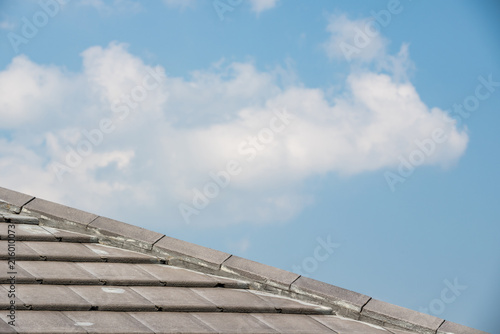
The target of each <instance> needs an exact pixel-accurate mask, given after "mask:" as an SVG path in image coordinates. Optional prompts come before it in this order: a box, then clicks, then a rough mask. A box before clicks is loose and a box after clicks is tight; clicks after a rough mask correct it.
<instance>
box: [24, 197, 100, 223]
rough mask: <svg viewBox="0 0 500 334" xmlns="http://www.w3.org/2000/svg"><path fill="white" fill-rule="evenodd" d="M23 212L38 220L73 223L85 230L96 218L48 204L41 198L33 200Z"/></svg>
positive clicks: (86, 213) (59, 205) (60, 205)
mask: <svg viewBox="0 0 500 334" xmlns="http://www.w3.org/2000/svg"><path fill="white" fill-rule="evenodd" d="M23 212H25V213H28V214H35V215H36V216H38V217H39V218H40V217H41V218H43V217H49V218H52V219H56V220H59V221H65V222H70V223H73V225H74V226H75V227H77V228H85V227H86V226H87V225H88V224H89V223H90V222H92V221H93V220H94V219H96V218H97V217H98V216H97V215H95V214H93V213H89V212H85V211H82V210H78V209H74V208H70V207H68V206H65V205H62V204H57V203H54V202H50V201H47V200H44V199H41V198H35V199H34V200H32V201H31V202H29V203H28V204H26V205H25V206H24V207H23Z"/></svg>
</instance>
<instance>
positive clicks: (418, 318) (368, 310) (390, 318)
mask: <svg viewBox="0 0 500 334" xmlns="http://www.w3.org/2000/svg"><path fill="white" fill-rule="evenodd" d="M361 313H362V315H364V316H365V317H370V318H373V319H376V320H379V321H382V322H384V323H389V324H393V325H397V326H400V327H403V328H407V329H410V330H415V331H421V332H428V333H436V331H437V329H438V328H439V326H440V325H441V324H442V323H443V321H444V320H442V319H439V318H436V317H434V316H432V315H428V314H424V313H420V312H417V311H413V310H410V309H407V308H404V307H401V306H396V305H393V304H389V303H386V302H383V301H380V300H376V299H371V300H370V301H369V302H368V303H367V304H366V306H365V307H364V308H363V311H362V312H361Z"/></svg>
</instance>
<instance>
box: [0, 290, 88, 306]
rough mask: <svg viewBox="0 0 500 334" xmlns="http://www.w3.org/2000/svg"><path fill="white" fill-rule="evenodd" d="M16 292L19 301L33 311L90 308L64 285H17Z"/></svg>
mask: <svg viewBox="0 0 500 334" xmlns="http://www.w3.org/2000/svg"><path fill="white" fill-rule="evenodd" d="M4 287H8V286H7V285H5V286H4ZM16 290H17V291H16V294H17V298H18V299H19V301H20V302H21V303H22V304H24V305H25V306H26V308H29V309H31V310H33V311H38V310H42V311H48V310H55V311H64V310H77V311H80V310H81V311H88V310H90V306H91V305H90V303H89V302H87V301H86V300H85V299H83V298H82V297H80V296H79V295H77V294H76V293H74V292H73V291H71V290H70V289H69V287H67V286H65V285H48V284H42V285H40V284H18V285H17V286H16ZM19 301H18V303H19ZM22 304H21V305H22Z"/></svg>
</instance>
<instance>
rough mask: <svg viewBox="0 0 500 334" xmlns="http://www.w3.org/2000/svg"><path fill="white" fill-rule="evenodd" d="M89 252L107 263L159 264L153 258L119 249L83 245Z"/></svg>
mask: <svg viewBox="0 0 500 334" xmlns="http://www.w3.org/2000/svg"><path fill="white" fill-rule="evenodd" d="M83 245H84V246H85V247H87V248H88V249H89V250H90V251H92V252H94V253H95V254H97V255H99V256H100V257H101V259H103V260H106V261H108V262H125V263H159V262H160V259H158V258H157V257H155V256H151V255H146V254H143V253H138V252H134V251H130V250H125V249H120V248H116V247H112V246H108V245H102V244H83Z"/></svg>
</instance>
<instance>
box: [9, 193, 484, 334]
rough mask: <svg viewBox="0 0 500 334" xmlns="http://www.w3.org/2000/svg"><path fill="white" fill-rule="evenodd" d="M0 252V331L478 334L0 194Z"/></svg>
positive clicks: (104, 221) (215, 254) (49, 204)
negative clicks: (0, 266) (13, 304)
mask: <svg viewBox="0 0 500 334" xmlns="http://www.w3.org/2000/svg"><path fill="white" fill-rule="evenodd" d="M9 246H11V247H10V249H9ZM12 247H14V248H12ZM0 249H1V250H2V251H1V252H0V261H2V262H3V263H4V265H3V266H2V268H3V270H1V271H0V309H1V311H0V317H1V318H0V333H158V334H159V333H329V334H332V333H340V334H362V333H363V334H365V333H366V334H404V333H407V334H409V333H435V334H449V333H454V334H480V333H483V332H480V331H477V330H474V329H470V328H467V327H464V326H461V325H458V324H454V323H451V322H448V321H444V320H442V319H439V318H436V317H433V316H429V315H425V314H421V313H418V312H415V311H411V310H408V309H404V308H401V307H398V306H395V305H391V304H387V303H384V302H382V301H377V300H374V299H372V298H370V297H368V296H365V295H361V294H358V293H355V292H352V291H348V290H345V289H342V288H339V287H336V286H332V285H329V284H326V283H322V282H319V281H315V280H312V279H309V278H306V277H300V276H299V275H297V274H293V273H290V272H287V271H284V270H280V269H277V268H273V267H269V266H266V265H263V264H259V263H256V262H252V261H249V260H246V259H242V258H239V257H236V256H232V255H230V254H226V253H223V252H219V251H215V250H212V249H207V248H204V247H201V246H197V245H193V244H190V243H187V242H183V241H180V240H177V239H173V238H170V237H167V236H164V235H162V234H159V233H156V232H152V231H148V230H145V229H142V228H139V227H136V226H132V225H128V224H125V223H121V222H118V221H115V220H111V219H108V218H104V217H98V216H96V215H93V214H90V213H87V212H83V211H79V210H76V209H73V208H68V207H65V206H62V205H59V204H55V203H52V202H48V201H45V200H41V199H37V198H34V197H32V196H28V195H24V194H20V193H17V192H13V191H10V190H7V189H4V188H0ZM13 249H15V254H13V253H12V251H13ZM9 252H11V253H10V254H9ZM14 255H15V263H14V262H13V261H10V262H9V259H10V260H14ZM13 277H15V280H14V279H13ZM12 294H15V298H13V296H12ZM13 300H14V301H15V312H13V311H12V310H11V309H13V307H12V306H11V305H12V301H13ZM9 316H10V318H9ZM13 319H14V321H13ZM9 322H11V323H10V324H9ZM13 324H15V326H13Z"/></svg>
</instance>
